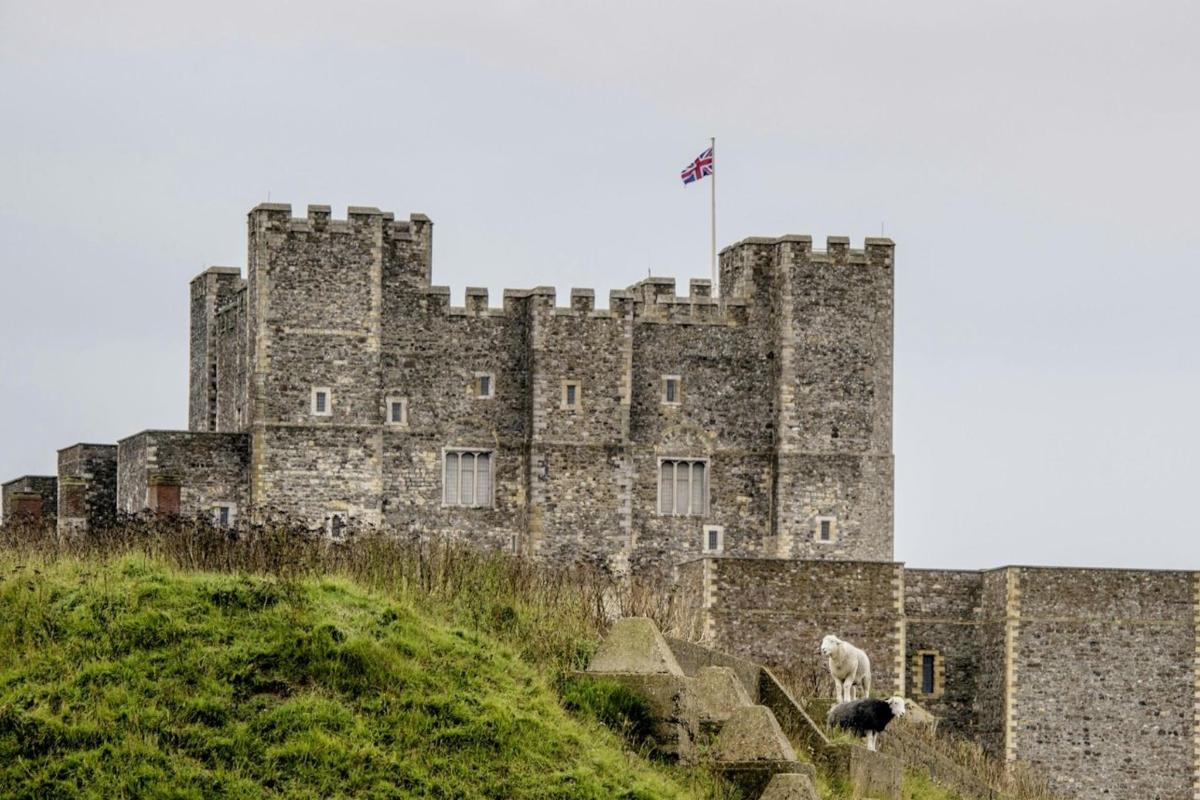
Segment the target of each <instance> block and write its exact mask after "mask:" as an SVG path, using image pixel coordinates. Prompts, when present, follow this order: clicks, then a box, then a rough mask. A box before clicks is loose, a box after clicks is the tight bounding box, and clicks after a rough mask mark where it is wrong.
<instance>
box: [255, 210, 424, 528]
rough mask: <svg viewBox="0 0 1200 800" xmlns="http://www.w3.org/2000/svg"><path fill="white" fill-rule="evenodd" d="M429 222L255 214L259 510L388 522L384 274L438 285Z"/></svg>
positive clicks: (356, 215) (345, 521)
mask: <svg viewBox="0 0 1200 800" xmlns="http://www.w3.org/2000/svg"><path fill="white" fill-rule="evenodd" d="M430 235H431V232H430V231H429V224H428V220H427V219H425V218H424V217H419V218H418V217H414V218H413V220H411V221H410V222H407V223H400V224H396V223H395V222H394V219H393V216H392V215H391V214H385V213H383V212H381V211H379V210H378V209H376V208H361V207H351V208H350V209H349V214H348V219H346V220H331V219H330V211H329V207H328V206H309V208H308V216H307V218H305V219H292V216H291V206H289V205H282V204H272V203H265V204H262V205H259V206H257V207H256V208H254V209H253V210H252V211H251V212H250V214H249V255H248V287H247V351H248V359H247V360H248V367H247V368H248V373H249V374H248V384H249V386H248V392H247V395H248V396H247V404H248V420H249V432H250V434H251V440H250V442H251V443H250V501H251V506H252V507H253V509H254V510H255V513H256V514H258V515H260V516H261V515H264V514H272V513H280V514H286V515H289V516H294V517H296V518H299V519H306V520H310V521H316V520H325V521H326V523H328V524H330V525H332V526H333V530H335V531H336V530H340V529H341V528H342V527H343V526H345V525H349V524H360V525H365V526H375V525H379V524H380V523H381V522H382V507H383V425H384V416H385V413H386V411H385V408H384V407H383V406H384V401H383V398H382V396H381V388H380V387H381V382H382V371H381V370H382V367H381V363H382V362H381V349H382V348H381V342H382V337H383V317H384V275H385V273H387V274H388V275H389V278H391V279H397V280H401V281H403V282H405V283H408V284H412V285H420V284H422V283H423V282H426V281H427V279H428V269H429V241H430Z"/></svg>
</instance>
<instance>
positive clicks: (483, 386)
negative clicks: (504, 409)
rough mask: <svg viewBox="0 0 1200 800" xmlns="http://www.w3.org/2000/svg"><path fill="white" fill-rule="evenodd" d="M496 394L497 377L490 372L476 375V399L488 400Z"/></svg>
mask: <svg viewBox="0 0 1200 800" xmlns="http://www.w3.org/2000/svg"><path fill="white" fill-rule="evenodd" d="M495 394H496V376H495V375H493V374H492V373H490V372H476V373H475V397H476V398H477V399H479V400H487V399H490V398H491V397H493V396H495Z"/></svg>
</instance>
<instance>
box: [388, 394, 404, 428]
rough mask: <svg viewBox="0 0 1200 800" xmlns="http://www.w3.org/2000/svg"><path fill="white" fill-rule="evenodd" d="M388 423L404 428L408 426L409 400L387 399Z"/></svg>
mask: <svg viewBox="0 0 1200 800" xmlns="http://www.w3.org/2000/svg"><path fill="white" fill-rule="evenodd" d="M387 422H388V424H389V425H400V426H404V425H407V424H408V398H405V397H389V398H388V399H387Z"/></svg>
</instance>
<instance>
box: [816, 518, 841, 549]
mask: <svg viewBox="0 0 1200 800" xmlns="http://www.w3.org/2000/svg"><path fill="white" fill-rule="evenodd" d="M813 538H815V539H816V540H817V542H819V543H821V544H830V543H832V542H836V541H837V518H836V517H817V527H816V531H815V532H814V537H813Z"/></svg>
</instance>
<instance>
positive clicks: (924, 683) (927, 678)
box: [921, 653, 934, 694]
mask: <svg viewBox="0 0 1200 800" xmlns="http://www.w3.org/2000/svg"><path fill="white" fill-rule="evenodd" d="M933 668H934V657H933V654H932V653H925V654H924V655H922V656H921V694H933V689H934V671H933Z"/></svg>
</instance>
